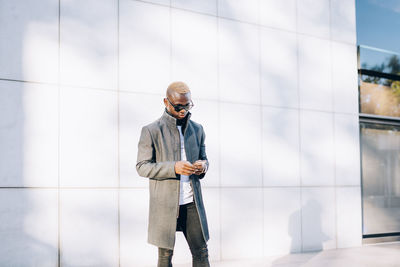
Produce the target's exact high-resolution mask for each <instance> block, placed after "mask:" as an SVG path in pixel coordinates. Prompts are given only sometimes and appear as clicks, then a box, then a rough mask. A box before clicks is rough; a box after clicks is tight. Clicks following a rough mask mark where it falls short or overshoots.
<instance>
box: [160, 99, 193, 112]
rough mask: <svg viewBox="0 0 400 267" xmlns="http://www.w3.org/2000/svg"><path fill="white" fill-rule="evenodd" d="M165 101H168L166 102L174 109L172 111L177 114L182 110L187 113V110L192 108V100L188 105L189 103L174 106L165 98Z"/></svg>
mask: <svg viewBox="0 0 400 267" xmlns="http://www.w3.org/2000/svg"><path fill="white" fill-rule="evenodd" d="M167 100H168V102H169V103H170V104H171V106H173V107H174V109H175V111H176V112H179V111H181V110H182V109H184V110H186V111H188V110H190V109H191V108H192V107H193V106H194V104H193V102H192V100H190V103H189V104H186V105H174V104H172V103H171V101H170V100H169V98H168V97H167Z"/></svg>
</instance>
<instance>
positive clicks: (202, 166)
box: [193, 160, 207, 175]
mask: <svg viewBox="0 0 400 267" xmlns="http://www.w3.org/2000/svg"><path fill="white" fill-rule="evenodd" d="M206 162H207V161H206V160H197V161H196V162H195V163H193V167H195V170H194V174H196V175H200V174H202V173H205V172H206V168H207V165H206Z"/></svg>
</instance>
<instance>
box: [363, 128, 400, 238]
mask: <svg viewBox="0 0 400 267" xmlns="http://www.w3.org/2000/svg"><path fill="white" fill-rule="evenodd" d="M360 126H361V145H362V146H361V149H362V175H363V179H362V183H363V185H362V188H363V195H362V198H363V222H364V223H363V234H364V235H371V234H382V233H396V232H400V126H393V125H385V124H377V123H369V122H361V123H360Z"/></svg>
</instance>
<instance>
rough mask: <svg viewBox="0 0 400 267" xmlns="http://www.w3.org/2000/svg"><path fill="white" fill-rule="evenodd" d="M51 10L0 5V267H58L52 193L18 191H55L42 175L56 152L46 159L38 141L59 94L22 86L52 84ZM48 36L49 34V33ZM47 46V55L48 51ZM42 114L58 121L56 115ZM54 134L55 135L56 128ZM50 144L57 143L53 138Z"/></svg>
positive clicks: (48, 4) (52, 4)
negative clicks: (42, 83) (41, 82)
mask: <svg viewBox="0 0 400 267" xmlns="http://www.w3.org/2000/svg"><path fill="white" fill-rule="evenodd" d="M51 8H52V9H53V10H56V11H57V10H58V1H51V0H46V1H40V3H39V1H1V2H0V33H1V35H2V38H1V39H0V49H1V51H0V79H1V80H0V203H1V204H0V213H1V220H0V262H1V265H2V266H55V265H57V254H58V248H57V222H58V218H57V205H58V203H57V190H56V189H43V188H24V187H38V186H39V187H40V186H45V185H46V184H45V183H42V182H44V181H47V182H50V183H51V185H50V186H54V185H55V186H57V176H56V175H57V172H55V176H52V177H50V176H47V175H48V174H49V173H52V172H51V171H47V170H46V168H47V167H48V168H49V169H50V170H53V169H54V168H55V167H53V166H51V165H52V164H53V162H52V161H50V162H46V161H47V159H48V158H49V157H50V158H54V159H56V160H55V162H57V157H58V155H57V152H56V150H55V149H56V147H55V148H54V150H52V151H51V152H50V150H48V149H47V148H48V145H46V135H44V136H43V135H42V134H45V131H46V130H47V129H46V121H47V120H48V117H46V113H47V112H45V109H46V107H41V106H42V105H44V106H46V105H47V104H49V103H50V102H51V103H50V104H51V106H49V107H53V104H54V103H57V94H58V93H57V87H56V86H53V87H52V88H51V90H53V91H52V92H51V93H50V95H51V96H55V98H52V97H49V98H47V99H46V97H48V95H46V92H47V89H49V88H48V87H49V86H46V85H44V86H42V85H40V84H33V83H27V82H22V81H34V80H45V81H46V82H56V80H57V77H53V76H52V75H53V74H56V73H57V65H55V66H54V65H51V64H52V61H54V60H57V57H55V58H54V57H53V54H51V53H50V52H51V51H50V50H51V49H53V48H54V47H57V46H58V45H57V43H55V44H54V43H52V41H54V40H52V39H51V38H46V34H47V32H46V31H47V30H48V27H47V25H51V24H53V23H57V20H54V19H56V18H54V17H52V16H48V13H51V12H47V11H49V9H51ZM42 9H43V10H42ZM41 10H42V11H41ZM46 12H47V13H46ZM57 12H58V11H57ZM50 33H53V32H52V31H51V30H50ZM56 37H57V35H56ZM49 46H51V49H47V48H49ZM47 52H49V53H50V54H49V53H47ZM46 55H47V56H46ZM56 55H57V54H56ZM46 64H47V66H46ZM41 67H43V68H41ZM47 70H49V72H47ZM10 80H11V81H10ZM42 87H43V90H42ZM47 100H49V101H47ZM49 107H47V108H49ZM36 108H38V109H36ZM47 111H50V112H51V114H57V110H47ZM42 115H44V116H42ZM49 116H52V115H49ZM49 122H50V123H53V122H54V121H53V120H50V121H49ZM54 127H55V129H57V124H56V125H54ZM54 127H53V128H54ZM49 132H51V133H53V131H50V130H49ZM53 138H54V139H57V136H53ZM47 141H51V140H47ZM41 147H43V149H41ZM48 152H50V153H51V155H50V154H48ZM52 152H55V153H52ZM43 174H44V175H43ZM52 174H54V173H52ZM43 176H45V177H43ZM50 180H51V181H53V182H51V181H50ZM47 186H48V185H47Z"/></svg>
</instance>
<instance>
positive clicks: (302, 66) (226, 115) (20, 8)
mask: <svg viewBox="0 0 400 267" xmlns="http://www.w3.org/2000/svg"><path fill="white" fill-rule="evenodd" d="M59 3H60V5H59ZM356 60H357V58H356V33H355V3H354V0H297V1H296V0H284V1H283V0H251V1H244V0H241V1H239V0H218V1H217V0H202V1H200V0H199V1H194V0H190V1H189V0H171V1H170V0H153V1H134V0H119V1H117V0H87V1H78V0H61V1H58V0H44V1H43V0H40V1H39V0H35V1H27V0H26V1H2V0H1V1H0V110H1V112H0V148H1V149H0V186H1V188H0V199H1V201H0V203H1V204H0V213H1V214H2V216H1V220H0V262H1V265H2V266H57V265H58V263H59V262H60V263H61V265H62V266H84V265H85V266H87V265H91V266H100V265H101V266H118V264H120V265H121V266H146V265H152V264H153V265H155V263H156V258H157V250H156V248H155V247H153V246H151V245H149V244H147V243H146V239H147V215H148V214H147V213H148V192H147V191H148V189H147V186H148V185H147V183H148V181H147V180H146V179H145V178H140V177H139V176H138V175H137V173H136V170H135V161H136V153H137V142H138V139H139V135H140V129H141V127H142V126H143V125H145V124H147V123H150V122H152V121H153V120H155V119H156V118H158V117H159V116H161V114H162V112H163V104H162V98H163V96H164V92H165V89H166V87H167V86H168V84H169V83H170V82H171V81H174V80H183V81H185V82H186V83H187V84H188V85H189V86H190V87H191V89H192V96H193V100H194V103H195V107H194V108H193V117H192V118H193V120H195V121H198V122H200V123H202V124H203V126H204V128H205V130H206V133H207V139H206V144H207V152H208V156H209V160H210V170H209V173H208V174H207V176H206V177H205V179H204V180H203V181H202V185H203V193H204V199H205V205H206V211H207V216H208V220H209V227H210V237H211V238H210V241H209V251H210V258H211V260H212V261H218V260H225V259H238V258H258V257H263V256H270V255H284V254H288V253H291V252H292V253H293V252H302V251H303V252H304V251H312V250H320V249H333V248H343V247H352V246H360V245H361V235H362V233H361V190H360V155H359V153H360V151H359V130H358V93H357V66H356ZM59 252H60V253H59ZM190 261H191V257H190V252H189V249H188V247H187V245H186V242H185V240H184V238H183V235H182V234H181V233H178V234H177V243H176V247H175V253H174V262H175V263H184V262H190Z"/></svg>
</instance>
